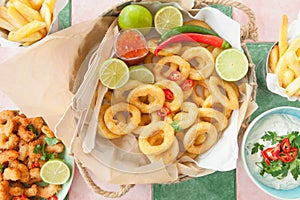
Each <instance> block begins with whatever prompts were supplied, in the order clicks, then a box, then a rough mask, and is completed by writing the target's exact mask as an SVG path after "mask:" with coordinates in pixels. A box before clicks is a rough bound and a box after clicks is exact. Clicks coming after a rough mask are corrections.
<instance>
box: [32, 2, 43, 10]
mask: <svg viewBox="0 0 300 200" xmlns="http://www.w3.org/2000/svg"><path fill="white" fill-rule="evenodd" d="M29 2H30V5H31V7H32V8H33V9H35V10H40V9H41V6H42V4H43V2H44V0H29Z"/></svg>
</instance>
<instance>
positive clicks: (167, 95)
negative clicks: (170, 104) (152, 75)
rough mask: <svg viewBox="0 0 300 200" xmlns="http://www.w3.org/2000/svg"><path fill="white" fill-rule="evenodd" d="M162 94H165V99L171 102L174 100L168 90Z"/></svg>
mask: <svg viewBox="0 0 300 200" xmlns="http://www.w3.org/2000/svg"><path fill="white" fill-rule="evenodd" d="M163 91H164V93H165V97H166V99H167V100H170V101H171V100H173V99H174V94H173V92H172V91H171V90H169V89H163Z"/></svg>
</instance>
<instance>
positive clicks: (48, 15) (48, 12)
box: [40, 2, 52, 31]
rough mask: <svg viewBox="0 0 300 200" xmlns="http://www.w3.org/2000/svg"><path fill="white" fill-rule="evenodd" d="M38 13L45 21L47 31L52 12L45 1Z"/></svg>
mask: <svg viewBox="0 0 300 200" xmlns="http://www.w3.org/2000/svg"><path fill="white" fill-rule="evenodd" d="M40 14H41V16H42V18H43V20H44V21H45V23H46V28H47V31H49V29H50V26H51V23H52V12H51V10H50V7H49V5H48V4H47V3H45V2H44V3H43V5H42V7H41V10H40Z"/></svg>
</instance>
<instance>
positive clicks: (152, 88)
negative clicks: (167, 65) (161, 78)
mask: <svg viewBox="0 0 300 200" xmlns="http://www.w3.org/2000/svg"><path fill="white" fill-rule="evenodd" d="M143 98H144V101H142V100H143ZM127 102H129V103H130V104H132V105H134V106H136V107H137V108H138V109H140V111H141V112H142V113H151V112H153V111H156V110H158V109H160V108H162V107H163V105H164V103H165V93H164V91H163V90H162V89H161V88H160V87H158V86H156V85H150V84H144V85H140V86H138V87H137V88H135V89H134V90H132V91H131V92H130V93H129V95H128V97H127Z"/></svg>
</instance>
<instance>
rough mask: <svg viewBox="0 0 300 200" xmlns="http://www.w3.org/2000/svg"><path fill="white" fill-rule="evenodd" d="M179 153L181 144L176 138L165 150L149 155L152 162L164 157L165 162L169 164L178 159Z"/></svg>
mask: <svg viewBox="0 0 300 200" xmlns="http://www.w3.org/2000/svg"><path fill="white" fill-rule="evenodd" d="M178 153H179V144H178V140H177V139H176V138H175V139H174V141H173V143H172V145H171V146H170V147H169V149H167V150H166V151H165V152H163V153H161V154H158V155H153V156H150V155H148V156H147V157H148V158H149V160H150V161H151V162H156V161H158V160H160V159H162V161H163V162H164V164H165V165H167V164H170V163H172V162H173V161H175V160H176V157H177V155H178Z"/></svg>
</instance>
